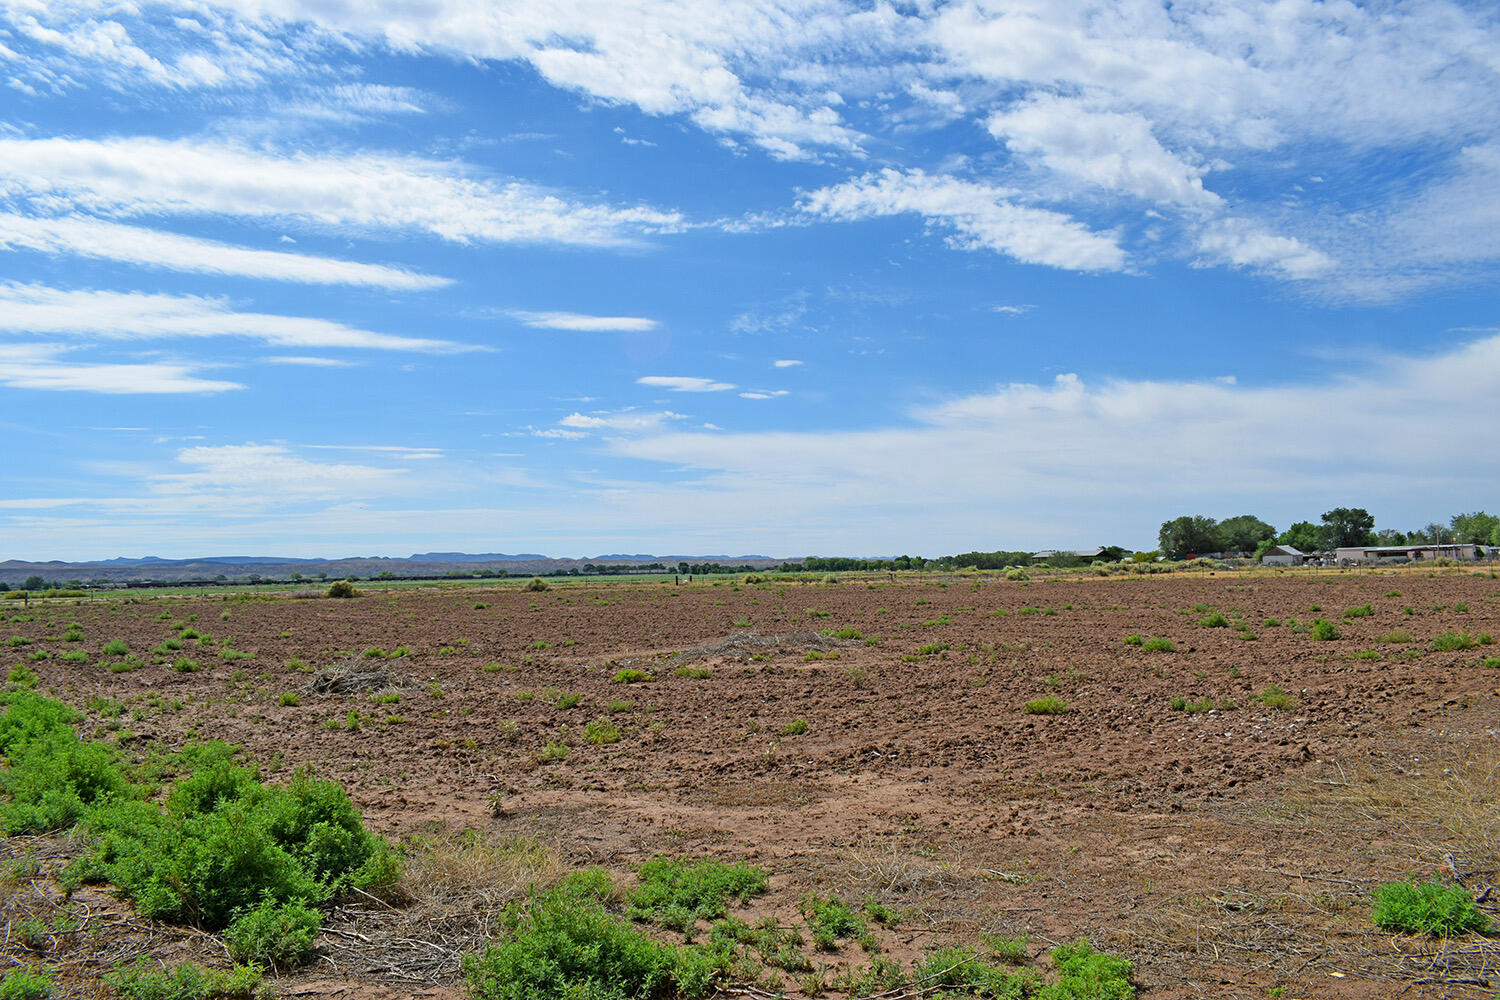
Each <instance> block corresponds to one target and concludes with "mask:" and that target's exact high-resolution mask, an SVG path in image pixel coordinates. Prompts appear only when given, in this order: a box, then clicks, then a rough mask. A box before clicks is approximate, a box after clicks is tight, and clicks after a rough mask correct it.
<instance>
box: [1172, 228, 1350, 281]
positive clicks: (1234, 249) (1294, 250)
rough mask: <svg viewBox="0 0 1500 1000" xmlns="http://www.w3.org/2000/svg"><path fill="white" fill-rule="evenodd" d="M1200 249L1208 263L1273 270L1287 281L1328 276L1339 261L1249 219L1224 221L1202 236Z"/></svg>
mask: <svg viewBox="0 0 1500 1000" xmlns="http://www.w3.org/2000/svg"><path fill="white" fill-rule="evenodd" d="M1198 250H1199V251H1200V252H1201V253H1202V254H1204V255H1205V257H1206V258H1207V260H1206V262H1205V263H1211V264H1220V263H1228V264H1229V265H1231V266H1233V267H1250V268H1256V269H1260V270H1269V271H1273V272H1275V273H1277V274H1279V275H1280V276H1281V277H1283V278H1289V279H1292V280H1296V281H1304V280H1307V279H1310V278H1318V277H1321V276H1323V275H1325V274H1328V273H1329V272H1330V271H1332V270H1333V269H1334V267H1335V261H1334V259H1333V258H1332V257H1330V256H1328V254H1326V253H1324V252H1323V251H1321V250H1317V249H1314V248H1313V247H1309V246H1308V245H1307V244H1305V243H1303V242H1302V241H1301V240H1298V239H1295V238H1293V237H1290V236H1276V235H1273V234H1271V233H1267V232H1263V231H1261V230H1260V229H1259V228H1258V227H1257V226H1256V225H1255V224H1254V223H1252V222H1250V221H1249V220H1247V219H1235V218H1228V219H1221V220H1218V221H1216V222H1214V223H1212V224H1210V225H1208V226H1206V227H1205V228H1204V229H1203V230H1202V231H1201V232H1200V233H1199V234H1198Z"/></svg>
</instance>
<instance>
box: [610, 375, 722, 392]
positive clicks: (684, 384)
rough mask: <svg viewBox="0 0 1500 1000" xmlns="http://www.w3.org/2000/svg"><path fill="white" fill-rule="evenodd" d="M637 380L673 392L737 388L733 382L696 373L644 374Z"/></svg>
mask: <svg viewBox="0 0 1500 1000" xmlns="http://www.w3.org/2000/svg"><path fill="white" fill-rule="evenodd" d="M635 381H636V384H637V385H645V386H650V387H651V388H653V389H667V390H669V391H671V392H725V391H727V390H729V389H734V388H737V387H736V386H735V385H734V383H732V382H719V381H717V380H715V379H711V378H702V377H699V376H696V375H643V376H641V377H640V378H638V379H636V380H635Z"/></svg>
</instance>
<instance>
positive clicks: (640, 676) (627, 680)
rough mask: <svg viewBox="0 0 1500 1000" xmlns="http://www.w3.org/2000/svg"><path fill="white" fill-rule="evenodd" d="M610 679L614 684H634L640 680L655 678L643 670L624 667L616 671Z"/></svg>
mask: <svg viewBox="0 0 1500 1000" xmlns="http://www.w3.org/2000/svg"><path fill="white" fill-rule="evenodd" d="M610 679H611V680H613V681H614V682H615V683H616V684H636V683H638V682H640V681H651V680H655V679H656V675H655V674H651V673H648V672H647V671H645V670H633V669H625V670H618V671H616V672H615V675H614V677H612V678H610Z"/></svg>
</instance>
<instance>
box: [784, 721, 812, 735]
mask: <svg viewBox="0 0 1500 1000" xmlns="http://www.w3.org/2000/svg"><path fill="white" fill-rule="evenodd" d="M805 732H807V720H806V719H793V720H792V721H791V722H788V723H787V724H786V725H784V726H782V727H781V735H783V736H801V735H802V734H803V733H805Z"/></svg>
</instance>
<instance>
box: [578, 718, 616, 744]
mask: <svg viewBox="0 0 1500 1000" xmlns="http://www.w3.org/2000/svg"><path fill="white" fill-rule="evenodd" d="M583 738H584V739H586V740H588V741H589V742H590V743H592V744H594V745H595V746H603V745H604V744H606V743H618V742H620V730H619V727H617V726H616V725H615V724H614V723H613V722H611V721H609V719H607V718H603V719H595V720H594V721H593V722H590V723H589V724H588V725H586V726H584V727H583Z"/></svg>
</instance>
